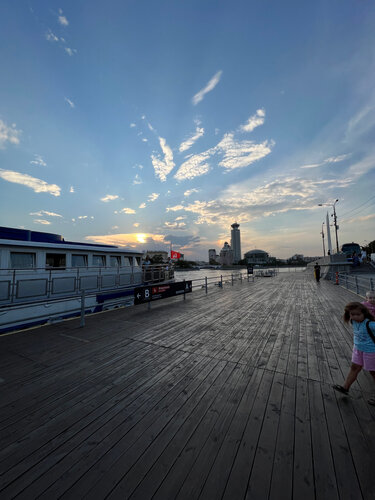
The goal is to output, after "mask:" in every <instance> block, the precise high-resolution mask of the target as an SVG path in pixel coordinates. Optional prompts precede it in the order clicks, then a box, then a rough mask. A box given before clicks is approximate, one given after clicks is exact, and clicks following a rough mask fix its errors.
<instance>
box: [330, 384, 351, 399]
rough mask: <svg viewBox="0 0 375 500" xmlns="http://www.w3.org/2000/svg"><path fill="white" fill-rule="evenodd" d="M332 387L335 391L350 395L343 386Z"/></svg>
mask: <svg viewBox="0 0 375 500" xmlns="http://www.w3.org/2000/svg"><path fill="white" fill-rule="evenodd" d="M332 387H333V388H334V389H335V391H337V392H341V393H342V394H345V395H346V396H347V395H348V394H349V391H348V390H347V389H345V387H343V386H342V385H338V384H336V385H333V386H332Z"/></svg>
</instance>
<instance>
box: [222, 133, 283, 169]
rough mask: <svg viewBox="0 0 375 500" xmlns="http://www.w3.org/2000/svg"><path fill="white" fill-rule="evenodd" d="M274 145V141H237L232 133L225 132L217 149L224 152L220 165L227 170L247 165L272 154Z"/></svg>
mask: <svg viewBox="0 0 375 500" xmlns="http://www.w3.org/2000/svg"><path fill="white" fill-rule="evenodd" d="M273 145H274V143H273V141H270V142H269V141H264V142H262V143H261V144H256V143H254V142H253V141H240V142H236V141H235V140H234V138H233V134H232V133H228V134H225V135H224V137H223V139H222V140H221V141H220V142H219V144H218V145H217V149H219V150H221V151H222V152H223V154H224V158H223V160H222V161H221V162H220V163H219V165H220V166H221V167H224V168H225V169H227V170H233V169H235V168H243V167H247V166H249V165H251V164H252V163H254V162H255V161H257V160H260V159H261V158H264V157H265V156H267V155H268V154H270V153H271V149H272V147H273Z"/></svg>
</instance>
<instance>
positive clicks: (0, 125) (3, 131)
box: [0, 120, 21, 149]
mask: <svg viewBox="0 0 375 500" xmlns="http://www.w3.org/2000/svg"><path fill="white" fill-rule="evenodd" d="M20 135H21V130H17V129H16V124H15V123H13V124H12V125H11V126H10V127H9V126H8V125H7V124H6V123H5V122H3V120H0V149H5V146H6V144H7V143H8V142H9V143H10V144H19V143H20Z"/></svg>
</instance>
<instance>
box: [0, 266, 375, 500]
mask: <svg viewBox="0 0 375 500" xmlns="http://www.w3.org/2000/svg"><path fill="white" fill-rule="evenodd" d="M352 300H358V297H357V296H356V295H354V294H353V293H351V292H349V291H347V290H345V289H343V288H341V287H338V286H335V285H333V284H332V283H330V282H324V281H322V282H321V283H319V284H317V283H315V281H313V279H312V276H311V275H309V274H307V273H288V274H280V275H278V276H277V277H275V278H261V279H259V280H257V281H256V282H255V283H252V282H250V283H247V282H243V283H242V284H240V283H237V284H235V285H234V286H233V287H232V286H230V285H225V287H224V289H219V288H216V289H215V291H211V290H209V293H208V296H206V295H205V294H204V291H199V292H194V293H193V294H190V295H189V296H187V298H186V301H183V300H182V297H177V298H173V299H166V300H163V301H159V302H155V303H153V304H152V308H151V310H150V311H148V310H147V305H141V306H135V307H131V308H125V309H119V310H116V311H112V312H108V313H103V314H97V315H93V316H91V317H88V318H87V319H86V327H85V328H83V329H80V328H79V320H72V321H67V322H64V323H60V324H56V325H50V326H46V327H42V328H38V329H34V330H29V331H25V332H22V333H16V334H12V335H7V336H3V337H0V345H1V349H0V352H1V354H0V363H1V369H0V396H1V397H0V406H1V424H0V436H1V448H0V470H1V471H2V475H1V479H0V496H1V498H2V500H4V499H8V498H14V497H16V498H17V499H18V498H20V499H21V498H24V499H27V500H30V499H34V498H43V499H48V500H51V499H55V498H64V499H65V498H70V499H81V498H91V499H102V498H110V499H115V498H118V499H126V498H132V499H133V498H134V499H142V500H145V499H149V498H156V499H162V500H166V499H167V500H169V499H174V498H181V499H189V500H192V499H196V498H202V499H205V500H206V499H219V498H225V499H231V500H233V499H236V500H237V499H242V498H251V499H277V500H280V499H291V498H293V499H298V500H300V499H303V500H309V499H314V498H316V499H330V500H332V499H335V498H336V499H339V498H340V499H341V498H343V499H354V500H359V499H366V500H370V499H371V500H372V499H373V498H375V479H374V477H375V475H374V473H373V469H374V463H375V419H374V417H375V407H371V406H369V405H368V404H367V402H366V398H368V397H369V396H371V395H373V393H374V384H373V381H372V379H371V377H370V375H369V374H368V373H361V374H360V377H359V379H358V382H356V383H355V385H354V386H353V389H352V391H351V392H352V394H351V397H350V398H349V397H345V396H341V395H340V394H337V393H335V392H334V391H333V389H332V387H331V385H332V384H333V383H342V381H343V378H344V376H345V374H346V372H347V370H348V366H349V363H350V359H351V348H352V334H351V329H350V326H347V325H344V324H343V322H342V320H341V315H342V311H343V307H344V305H345V304H346V303H347V302H349V301H352ZM362 300H363V299H362Z"/></svg>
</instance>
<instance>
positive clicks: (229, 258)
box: [220, 241, 233, 266]
mask: <svg viewBox="0 0 375 500" xmlns="http://www.w3.org/2000/svg"><path fill="white" fill-rule="evenodd" d="M220 264H222V265H224V266H231V265H232V264H233V250H232V248H231V246H230V245H229V244H228V242H227V241H226V242H225V243H224V246H223V248H222V249H221V251H220Z"/></svg>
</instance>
